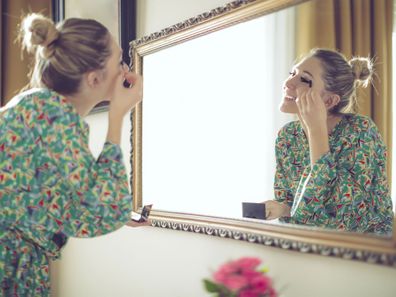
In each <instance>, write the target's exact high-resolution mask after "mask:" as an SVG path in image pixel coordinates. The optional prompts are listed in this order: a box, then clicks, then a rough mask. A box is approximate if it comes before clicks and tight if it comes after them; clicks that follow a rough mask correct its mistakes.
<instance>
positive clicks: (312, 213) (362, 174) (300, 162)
mask: <svg viewBox="0 0 396 297" xmlns="http://www.w3.org/2000/svg"><path fill="white" fill-rule="evenodd" d="M329 144H330V152H328V153H326V154H324V155H322V156H321V157H320V158H319V159H318V160H317V161H316V163H315V164H314V165H313V167H312V169H311V162H310V154H309V145H308V140H307V138H306V136H305V133H304V131H303V128H302V126H301V124H300V122H299V121H295V122H291V123H288V124H287V125H285V126H284V127H283V128H282V129H281V130H280V131H279V134H278V137H277V140H276V162H277V164H276V165H277V166H276V174H275V182H274V191H275V199H276V200H277V201H279V202H283V203H287V204H288V205H289V206H290V207H291V218H281V221H285V222H290V223H294V224H304V225H310V226H318V227H324V228H330V229H337V230H345V231H355V232H368V233H376V234H387V235H389V234H391V232H392V224H393V211H392V200H391V197H390V194H389V189H388V183H387V179H386V171H385V165H386V149H385V146H384V143H383V141H382V139H381V136H380V134H379V132H378V130H377V127H376V126H375V124H374V123H373V121H372V120H371V119H369V118H368V117H365V116H361V115H345V116H343V119H342V120H341V121H340V122H339V123H338V124H337V125H336V127H335V128H334V130H333V131H332V133H331V135H330V136H329Z"/></svg>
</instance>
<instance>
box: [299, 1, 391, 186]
mask: <svg viewBox="0 0 396 297" xmlns="http://www.w3.org/2000/svg"><path fill="white" fill-rule="evenodd" d="M296 10H297V11H296V15H297V18H296V56H297V57H300V56H301V55H303V54H306V53H308V52H309V51H310V49H312V48H314V47H326V48H331V49H337V50H339V51H340V52H341V53H343V54H344V55H345V56H346V57H347V58H348V59H350V58H351V57H352V56H363V57H367V56H370V57H372V58H374V65H375V73H376V74H375V76H374V79H373V82H372V85H373V86H369V87H367V88H365V89H364V88H359V90H358V92H357V96H358V110H357V111H358V113H360V114H364V115H368V116H370V117H371V118H372V119H373V120H374V122H375V123H376V125H377V126H378V129H379V131H380V133H381V135H382V137H383V139H384V141H385V144H386V146H387V148H388V164H387V172H388V179H389V182H391V180H392V178H391V164H392V162H391V149H392V18H393V1H392V0H318V1H308V2H306V3H303V4H302V5H299V6H298V7H297V8H296Z"/></svg>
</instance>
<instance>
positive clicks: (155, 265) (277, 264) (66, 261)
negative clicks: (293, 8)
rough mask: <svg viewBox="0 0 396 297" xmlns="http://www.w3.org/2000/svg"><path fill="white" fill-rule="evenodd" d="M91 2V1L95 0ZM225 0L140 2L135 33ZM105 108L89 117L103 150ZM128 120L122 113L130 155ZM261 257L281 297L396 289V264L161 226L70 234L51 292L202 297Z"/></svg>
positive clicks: (89, 296)
mask: <svg viewBox="0 0 396 297" xmlns="http://www.w3.org/2000/svg"><path fill="white" fill-rule="evenodd" d="M91 1H92V0H91ZM226 2H227V1H224V0H223V1H221V0H216V1H214V0H200V1H197V0H168V1H163V0H138V14H139V18H138V35H139V36H142V35H145V34H148V33H151V32H154V31H158V30H160V29H162V28H163V27H166V26H169V25H172V24H175V23H177V22H179V21H182V20H185V19H187V18H189V17H191V16H194V15H196V14H199V13H201V12H204V11H207V10H210V9H212V8H215V7H217V6H219V5H222V4H224V3H226ZM106 116H107V115H106V113H101V114H97V115H92V116H89V117H88V122H89V124H90V126H91V147H92V150H93V151H94V152H95V154H98V152H99V150H100V148H101V146H102V145H103V140H104V137H105V132H106V127H107V124H106V120H107V118H106ZM129 130H130V126H129V122H128V119H125V125H124V135H125V137H124V142H123V144H122V147H123V151H124V154H125V159H126V160H127V159H128V154H129V151H130V146H129V144H128V135H129ZM241 256H257V257H260V258H261V259H262V260H263V262H264V263H265V264H266V265H267V266H268V267H269V270H270V275H272V276H273V278H274V281H275V284H276V286H277V287H278V288H284V290H283V295H282V296H284V297H310V296H312V297H327V296H328V297H334V296H337V297H342V296H348V297H358V296H370V297H371V296H381V297H388V296H389V297H391V296H395V295H396V269H394V268H388V267H382V266H376V265H370V264H365V263H360V262H353V261H347V260H341V259H334V258H326V257H323V256H315V255H306V254H302V253H297V252H291V251H283V250H281V249H276V248H270V247H265V246H260V245H256V244H248V243H245V242H238V241H235V240H230V239H221V238H216V237H209V236H204V235H198V234H193V233H187V232H180V231H171V230H165V229H159V228H152V227H145V228H138V229H132V228H126V227H125V228H122V229H121V230H118V231H116V232H114V233H112V234H110V235H107V236H103V237H99V238H95V239H70V241H69V242H68V244H67V246H66V248H65V249H64V251H63V256H62V259H61V260H60V261H57V262H55V265H54V266H53V275H54V282H53V285H54V296H59V297H80V296H81V297H110V296H117V297H124V296H125V297H131V296H139V297H202V296H209V295H208V294H207V293H205V292H204V290H203V287H202V278H204V277H207V276H209V275H210V273H211V271H212V270H213V269H215V268H217V267H218V265H219V264H221V263H223V262H225V261H227V260H230V259H235V258H237V257H241Z"/></svg>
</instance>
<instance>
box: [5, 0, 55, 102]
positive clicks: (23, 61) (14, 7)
mask: <svg viewBox="0 0 396 297" xmlns="http://www.w3.org/2000/svg"><path fill="white" fill-rule="evenodd" d="M0 12H1V14H0V16H1V20H0V24H1V25H0V26H1V31H0V32H1V33H0V34H1V36H0V39H1V55H0V66H1V68H0V69H1V73H0V96H1V105H3V104H5V103H6V102H7V101H8V100H10V99H11V98H12V97H13V96H14V95H16V94H17V93H18V92H19V91H20V90H21V89H22V88H23V87H24V86H26V85H27V84H28V82H29V78H28V73H29V70H30V67H31V65H32V62H33V59H32V57H31V56H29V55H26V54H25V55H24V56H23V57H22V54H21V46H20V44H19V43H18V42H16V39H17V36H18V25H19V23H20V21H21V19H22V16H23V15H25V14H26V13H29V12H40V13H42V14H44V15H46V16H51V0H1V4H0Z"/></svg>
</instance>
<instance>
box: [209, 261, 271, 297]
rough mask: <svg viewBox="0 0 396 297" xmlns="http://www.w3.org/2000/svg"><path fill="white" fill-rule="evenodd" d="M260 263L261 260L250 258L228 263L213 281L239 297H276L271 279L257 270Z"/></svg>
mask: <svg viewBox="0 0 396 297" xmlns="http://www.w3.org/2000/svg"><path fill="white" fill-rule="evenodd" d="M260 263H261V261H260V259H258V258H249V257H246V258H241V259H239V260H236V261H232V262H229V263H226V264H224V265H222V266H220V268H219V270H217V271H216V272H215V273H214V274H213V279H214V281H215V282H216V283H217V284H219V285H223V286H225V287H226V288H227V289H228V290H230V293H233V294H235V293H237V295H236V296H238V297H263V296H266V297H267V296H268V297H276V296H277V293H276V291H275V290H274V288H273V287H272V282H271V279H270V278H269V277H268V276H266V275H265V274H264V273H263V272H261V271H257V270H256V269H257V267H258V266H259V265H260ZM212 292H213V291H212ZM227 296H228V295H227ZM233 296H234V295H233Z"/></svg>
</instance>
